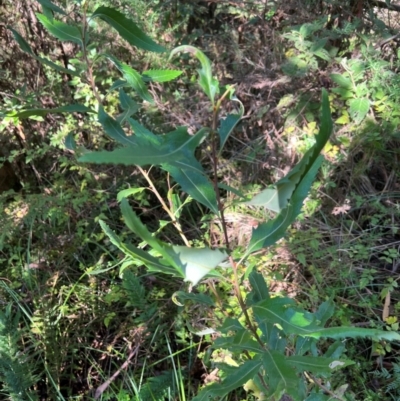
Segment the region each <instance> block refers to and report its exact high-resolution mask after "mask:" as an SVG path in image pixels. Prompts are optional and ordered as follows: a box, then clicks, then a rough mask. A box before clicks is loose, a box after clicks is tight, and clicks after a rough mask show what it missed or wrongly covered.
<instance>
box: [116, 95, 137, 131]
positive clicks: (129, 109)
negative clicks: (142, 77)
mask: <svg viewBox="0 0 400 401" xmlns="http://www.w3.org/2000/svg"><path fill="white" fill-rule="evenodd" d="M119 102H120V105H121V108H122V109H123V110H124V111H123V112H122V113H121V114H120V115H119V116H118V117H117V121H118V123H120V124H123V123H124V122H125V121H126V120H127V119H128V118H129V117H130V116H131V115H132V114H135V113H136V112H137V111H138V110H139V105H138V104H137V103H136V102H135V101H134V100H133V99H132V98H131V97H130V96H128V95H127V94H126V93H125V91H124V90H123V89H122V88H121V89H120V90H119Z"/></svg>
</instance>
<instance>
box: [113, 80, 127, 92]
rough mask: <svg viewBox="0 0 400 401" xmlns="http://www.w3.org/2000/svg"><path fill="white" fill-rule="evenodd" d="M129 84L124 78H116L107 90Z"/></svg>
mask: <svg viewBox="0 0 400 401" xmlns="http://www.w3.org/2000/svg"><path fill="white" fill-rule="evenodd" d="M127 86H129V85H128V83H127V82H126V81H125V80H124V79H117V80H116V81H115V82H114V83H113V84H112V85H111V86H110V89H109V90H108V91H109V92H112V91H113V90H115V89H119V88H125V87H127Z"/></svg>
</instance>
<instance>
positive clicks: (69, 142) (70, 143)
mask: <svg viewBox="0 0 400 401" xmlns="http://www.w3.org/2000/svg"><path fill="white" fill-rule="evenodd" d="M64 144H65V147H66V149H68V150H72V151H75V150H76V142H75V139H74V132H73V131H70V132H68V135H67V136H66V137H65V140H64Z"/></svg>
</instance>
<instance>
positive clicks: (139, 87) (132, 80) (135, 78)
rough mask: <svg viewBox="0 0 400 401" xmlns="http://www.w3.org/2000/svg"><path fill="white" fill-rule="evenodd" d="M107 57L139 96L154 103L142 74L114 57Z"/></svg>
mask: <svg viewBox="0 0 400 401" xmlns="http://www.w3.org/2000/svg"><path fill="white" fill-rule="evenodd" d="M106 57H107V58H108V59H109V60H110V61H111V62H112V63H113V64H114V65H115V66H116V67H117V68H118V70H119V71H120V72H121V74H122V75H123V77H124V80H125V81H126V83H127V84H128V85H129V86H131V87H132V88H133V89H135V91H136V92H137V94H138V95H139V96H140V97H141V98H142V99H143V100H146V101H147V102H149V103H152V104H153V103H154V100H153V98H152V97H151V95H150V93H149V91H148V90H147V88H146V85H145V83H144V81H143V79H142V77H141V76H140V74H139V73H138V72H137V71H136V70H134V69H133V68H132V67H129V65H128V64H125V63H122V62H121V61H119V60H117V59H116V58H115V57H114V56H111V55H109V54H108V55H106Z"/></svg>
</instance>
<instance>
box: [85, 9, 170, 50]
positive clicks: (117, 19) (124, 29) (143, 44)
mask: <svg viewBox="0 0 400 401" xmlns="http://www.w3.org/2000/svg"><path fill="white" fill-rule="evenodd" d="M91 18H100V19H102V20H103V21H105V22H107V23H108V25H110V26H111V27H112V28H114V29H115V30H116V31H117V32H118V33H119V34H120V36H121V37H122V38H124V39H125V40H126V41H127V42H128V43H130V44H131V45H132V46H136V47H139V48H140V49H143V50H149V51H151V52H155V53H162V52H164V51H165V50H166V49H165V48H164V47H163V46H160V45H159V44H157V43H156V42H154V41H153V40H152V39H151V38H150V37H149V36H147V35H146V34H145V33H144V32H143V31H142V30H141V29H140V28H139V27H138V26H137V25H136V24H135V23H134V22H133V21H132V20H131V19H128V18H126V17H125V15H124V14H122V13H120V12H119V11H117V10H115V9H114V8H111V7H105V6H101V7H98V8H97V9H96V10H95V12H94V13H93V14H92V16H91Z"/></svg>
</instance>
